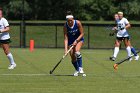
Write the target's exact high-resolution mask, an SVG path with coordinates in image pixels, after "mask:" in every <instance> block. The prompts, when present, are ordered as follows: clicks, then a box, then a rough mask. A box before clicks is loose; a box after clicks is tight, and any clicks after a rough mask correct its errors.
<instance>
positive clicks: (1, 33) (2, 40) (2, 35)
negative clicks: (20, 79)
mask: <svg viewBox="0 0 140 93" xmlns="http://www.w3.org/2000/svg"><path fill="white" fill-rule="evenodd" d="M9 30H10V28H9V24H8V21H7V20H6V19H5V18H4V17H3V13H2V9H0V44H1V47H2V48H3V50H4V53H5V54H6V55H7V57H8V59H9V61H10V65H9V67H8V69H14V68H15V67H16V64H15V62H14V58H13V55H12V54H11V53H10V49H9V43H10V42H11V41H10V35H9V33H8V31H9Z"/></svg>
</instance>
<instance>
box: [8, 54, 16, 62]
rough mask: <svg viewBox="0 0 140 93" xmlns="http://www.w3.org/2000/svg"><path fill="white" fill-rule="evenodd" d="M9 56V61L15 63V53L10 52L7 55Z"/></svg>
mask: <svg viewBox="0 0 140 93" xmlns="http://www.w3.org/2000/svg"><path fill="white" fill-rule="evenodd" d="M7 57H8V59H9V61H10V64H15V62H14V58H13V55H12V54H11V53H9V54H8V55H7Z"/></svg>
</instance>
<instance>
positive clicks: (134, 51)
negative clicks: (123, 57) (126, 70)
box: [128, 40, 139, 60]
mask: <svg viewBox="0 0 140 93" xmlns="http://www.w3.org/2000/svg"><path fill="white" fill-rule="evenodd" d="M128 43H129V45H130V47H131V52H132V53H133V54H134V56H135V60H139V55H138V54H137V53H136V50H135V48H134V47H133V46H132V45H131V42H130V40H129V41H128Z"/></svg>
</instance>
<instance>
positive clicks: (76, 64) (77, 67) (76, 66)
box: [72, 61, 79, 71]
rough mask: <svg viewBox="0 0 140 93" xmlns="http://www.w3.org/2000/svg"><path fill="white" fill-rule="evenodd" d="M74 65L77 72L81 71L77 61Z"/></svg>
mask: <svg viewBox="0 0 140 93" xmlns="http://www.w3.org/2000/svg"><path fill="white" fill-rule="evenodd" d="M72 64H73V66H74V68H75V70H77V71H79V65H78V62H77V61H76V62H72Z"/></svg>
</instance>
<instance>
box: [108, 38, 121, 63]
mask: <svg viewBox="0 0 140 93" xmlns="http://www.w3.org/2000/svg"><path fill="white" fill-rule="evenodd" d="M120 43H121V40H120V39H119V38H118V39H116V41H115V48H114V53H113V56H112V57H110V60H112V61H115V60H116V57H117V55H118V53H119V47H120Z"/></svg>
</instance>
